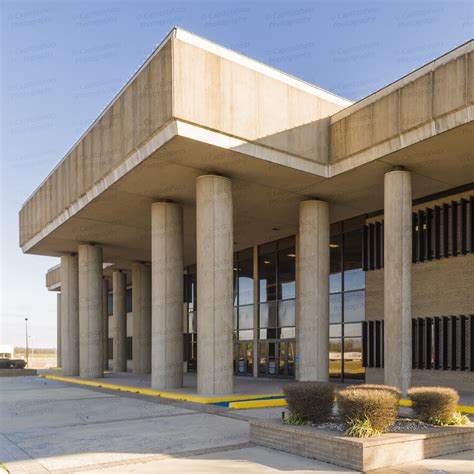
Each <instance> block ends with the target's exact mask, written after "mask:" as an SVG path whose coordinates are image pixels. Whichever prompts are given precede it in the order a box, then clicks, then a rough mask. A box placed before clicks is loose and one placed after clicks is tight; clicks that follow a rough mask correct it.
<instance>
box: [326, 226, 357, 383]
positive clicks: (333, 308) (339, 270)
mask: <svg viewBox="0 0 474 474" xmlns="http://www.w3.org/2000/svg"><path fill="white" fill-rule="evenodd" d="M362 232H363V231H362V224H361V221H360V219H356V220H351V221H346V222H340V223H337V224H335V225H333V226H331V240H330V280H329V291H330V296H329V308H330V310H329V317H330V321H329V322H330V326H329V337H330V340H329V375H330V377H333V378H336V379H340V380H342V381H344V380H345V379H361V380H363V379H364V378H365V371H364V368H363V367H362V321H364V319H365V273H364V271H363V269H362Z"/></svg>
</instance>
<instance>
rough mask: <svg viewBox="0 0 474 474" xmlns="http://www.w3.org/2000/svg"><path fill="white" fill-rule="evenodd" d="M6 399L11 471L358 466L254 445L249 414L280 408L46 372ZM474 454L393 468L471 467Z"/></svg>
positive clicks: (2, 411)
mask: <svg viewBox="0 0 474 474" xmlns="http://www.w3.org/2000/svg"><path fill="white" fill-rule="evenodd" d="M0 398H1V404H0V463H3V464H4V465H5V467H6V469H8V470H9V471H10V472H12V473H36V472H68V473H71V472H98V471H106V472H121V473H123V472H211V473H213V472H216V473H217V472H226V473H227V472H246V473H250V472H275V471H287V472H351V471H349V470H347V469H343V468H340V467H337V466H334V465H331V464H326V463H323V462H318V461H314V460H311V459H307V458H302V457H299V456H295V455H291V454H286V453H283V452H280V451H275V450H271V449H267V448H263V447H257V446H252V445H250V444H249V425H248V422H247V419H248V418H277V417H278V418H279V417H280V416H281V411H282V409H281V408H273V409H258V410H239V411H234V410H228V409H226V408H223V407H219V406H213V405H205V404H195V403H188V402H182V401H176V400H163V399H160V398H156V397H146V396H142V395H137V394H133V393H121V392H112V391H109V390H104V389H100V388H90V387H82V386H79V385H74V384H68V383H63V382H58V381H54V380H48V379H41V378H39V377H22V378H17V377H12V378H3V379H2V380H1V381H0ZM472 456H473V452H465V453H460V454H459V455H456V456H445V457H443V458H438V459H433V460H428V461H423V462H422V463H414V464H411V465H404V466H400V469H398V466H397V469H396V470H392V471H390V472H430V470H432V469H433V468H434V469H435V470H438V471H439V470H444V471H448V472H472V471H473V468H474V466H473V463H472ZM444 466H445V467H446V468H444ZM0 472H1V471H0Z"/></svg>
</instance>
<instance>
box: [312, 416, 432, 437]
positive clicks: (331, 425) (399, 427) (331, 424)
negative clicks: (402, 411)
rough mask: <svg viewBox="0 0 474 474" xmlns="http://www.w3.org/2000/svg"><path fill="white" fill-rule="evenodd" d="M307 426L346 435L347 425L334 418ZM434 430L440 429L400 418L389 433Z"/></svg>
mask: <svg viewBox="0 0 474 474" xmlns="http://www.w3.org/2000/svg"><path fill="white" fill-rule="evenodd" d="M307 426H312V427H314V428H319V429H323V430H330V431H337V432H339V433H344V431H346V426H345V424H344V423H343V422H342V421H341V420H339V419H338V418H334V419H332V420H330V421H326V422H324V423H308V424H307ZM433 428H439V426H435V425H430V424H428V423H423V422H422V421H419V420H415V419H414V418H399V419H398V420H397V421H396V422H395V424H394V425H393V426H392V428H391V429H390V431H389V433H405V432H410V431H420V430H432V429H433Z"/></svg>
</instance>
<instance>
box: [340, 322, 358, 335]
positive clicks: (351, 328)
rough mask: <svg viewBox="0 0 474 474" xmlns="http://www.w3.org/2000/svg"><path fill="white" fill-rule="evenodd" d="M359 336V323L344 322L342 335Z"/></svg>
mask: <svg viewBox="0 0 474 474" xmlns="http://www.w3.org/2000/svg"><path fill="white" fill-rule="evenodd" d="M361 336H362V324H361V323H351V324H344V337H361Z"/></svg>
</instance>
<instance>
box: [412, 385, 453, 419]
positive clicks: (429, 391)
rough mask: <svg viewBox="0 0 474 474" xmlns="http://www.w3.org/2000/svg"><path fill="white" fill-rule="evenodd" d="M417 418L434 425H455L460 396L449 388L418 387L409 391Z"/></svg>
mask: <svg viewBox="0 0 474 474" xmlns="http://www.w3.org/2000/svg"><path fill="white" fill-rule="evenodd" d="M408 396H409V397H410V399H411V401H412V402H413V406H412V408H413V412H414V413H415V416H416V417H417V418H418V419H419V420H421V421H424V422H425V423H431V424H433V425H449V424H455V421H456V413H457V406H458V401H459V395H458V392H456V390H453V389H452V388H447V387H416V388H410V390H408Z"/></svg>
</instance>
